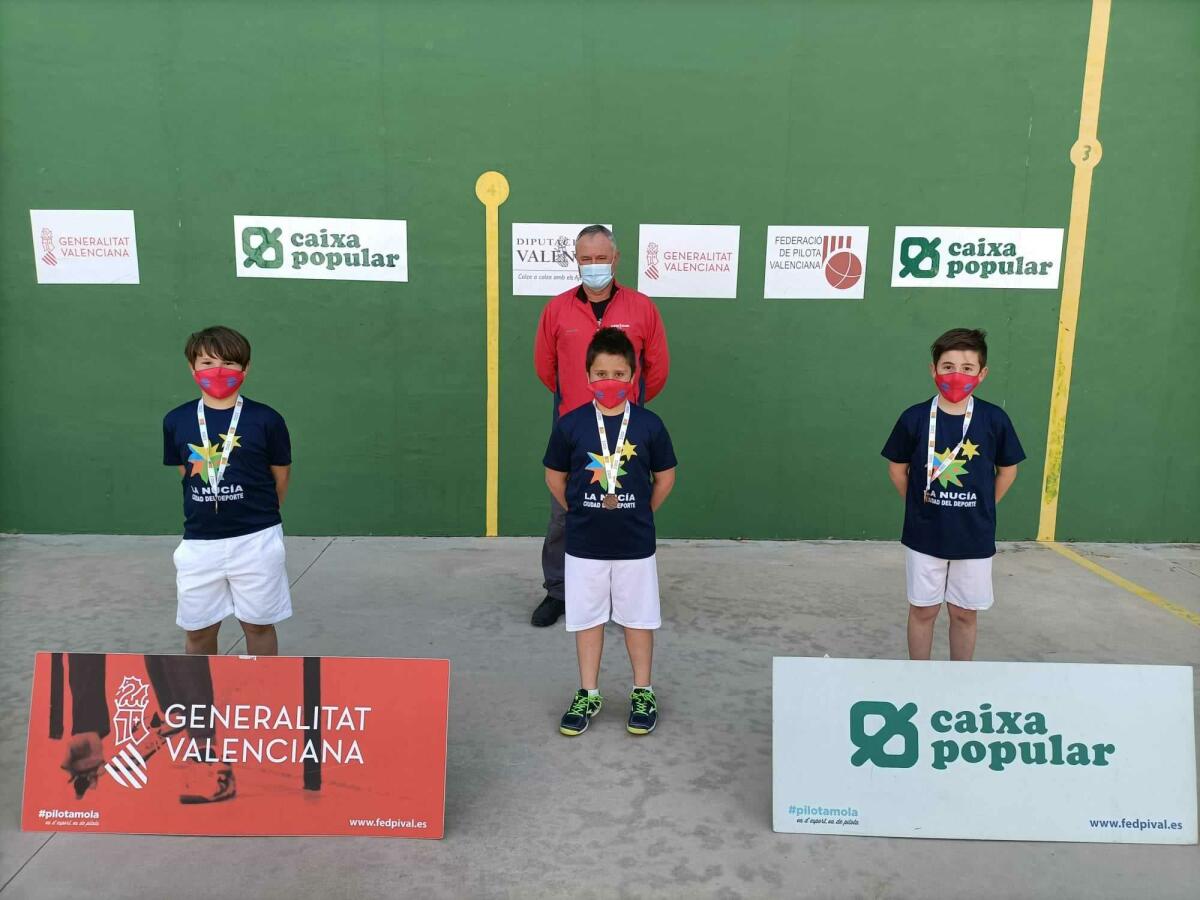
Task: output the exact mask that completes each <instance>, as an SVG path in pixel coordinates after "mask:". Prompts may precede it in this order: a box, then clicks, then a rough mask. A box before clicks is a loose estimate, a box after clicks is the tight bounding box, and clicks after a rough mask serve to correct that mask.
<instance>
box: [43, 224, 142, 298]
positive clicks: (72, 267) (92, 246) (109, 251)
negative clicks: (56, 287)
mask: <svg viewBox="0 0 1200 900" xmlns="http://www.w3.org/2000/svg"><path fill="white" fill-rule="evenodd" d="M29 221H30V224H31V225H32V227H33V259H34V267H35V269H36V271H37V281H38V284H137V283H138V281H139V275H138V255H137V233H136V231H135V230H134V225H133V210H131V209H31V210H30V211H29Z"/></svg>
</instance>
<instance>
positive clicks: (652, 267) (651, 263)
mask: <svg viewBox="0 0 1200 900" xmlns="http://www.w3.org/2000/svg"><path fill="white" fill-rule="evenodd" d="M646 277H647V278H653V279H654V280H655V281H657V280H658V244H656V243H655V242H654V241H651V242H650V243H648V244H647V245H646Z"/></svg>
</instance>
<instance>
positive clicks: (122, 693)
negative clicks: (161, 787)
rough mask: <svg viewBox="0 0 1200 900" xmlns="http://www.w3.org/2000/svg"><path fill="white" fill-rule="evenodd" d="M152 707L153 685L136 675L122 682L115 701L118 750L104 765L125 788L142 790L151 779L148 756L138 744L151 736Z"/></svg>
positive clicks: (114, 717) (128, 676) (114, 728)
mask: <svg viewBox="0 0 1200 900" xmlns="http://www.w3.org/2000/svg"><path fill="white" fill-rule="evenodd" d="M149 704H150V685H148V684H146V683H145V682H143V681H142V680H141V679H140V678H138V677H136V676H134V675H126V676H125V677H124V678H123V679H121V686H120V687H118V688H117V693H116V696H115V697H114V698H113V706H114V707H115V709H116V711H115V712H114V713H113V730H114V732H115V739H116V743H117V750H116V752H115V753H114V754H113V757H112V759H110V760H109V761H108V762H106V763H105V764H104V771H105V772H107V773H108V774H109V775H110V776H111V777H112V780H113V781H115V782H116V783H117V784H119V785H121V787H128V788H133V789H135V790H139V791H140V790H141V789H142V788H143V787H144V786H145V785H146V783H147V781H148V780H149V779H148V778H147V775H146V767H147V764H146V757H145V756H143V755H142V754H141V752H139V751H138V747H137V745H138V744H140V743H141V742H142V740H143V738H145V737H146V735H148V734H149V733H150V729H148V728H147V727H146V707H147V706H148V705H149Z"/></svg>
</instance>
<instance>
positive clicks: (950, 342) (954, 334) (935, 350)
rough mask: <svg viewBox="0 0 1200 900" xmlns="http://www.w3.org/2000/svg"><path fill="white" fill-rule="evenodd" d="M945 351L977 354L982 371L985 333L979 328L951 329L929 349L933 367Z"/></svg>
mask: <svg viewBox="0 0 1200 900" xmlns="http://www.w3.org/2000/svg"><path fill="white" fill-rule="evenodd" d="M947 350H974V351H975V352H976V353H978V354H979V368H981V369H982V368H984V367H985V366H987V332H986V331H984V330H983V329H981V328H951V329H950V330H949V331H947V332H946V333H945V334H943V335H942V336H941V337H940V338H938V339H937V340H936V341H934V342H933V346H932V347H930V348H929V351H930V352H931V353H932V354H933V364H934V365H935V366H936V365H937V364H938V360H939V359H941V358H942V354H943V353H945V352H946V351H947Z"/></svg>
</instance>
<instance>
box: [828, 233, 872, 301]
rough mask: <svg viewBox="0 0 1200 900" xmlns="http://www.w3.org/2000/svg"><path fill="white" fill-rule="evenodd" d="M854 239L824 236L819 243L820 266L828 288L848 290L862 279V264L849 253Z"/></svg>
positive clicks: (846, 236) (853, 254) (852, 253)
mask: <svg viewBox="0 0 1200 900" xmlns="http://www.w3.org/2000/svg"><path fill="white" fill-rule="evenodd" d="M853 241H854V239H853V238H852V237H850V236H849V235H836V236H835V235H829V234H827V235H824V236H823V238H822V242H821V266H822V269H823V270H824V272H825V280H826V281H828V282H829V286H830V287H832V288H836V289H837V290H839V291H845V290H849V289H850V288H852V287H854V286H855V285H856V284H858V280H859V279H860V278H862V274H863V264H862V260H861V259H859V257H858V255H857V254H856V253H854V252H853V251H851V249H850V246H851V244H852V243H853Z"/></svg>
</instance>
